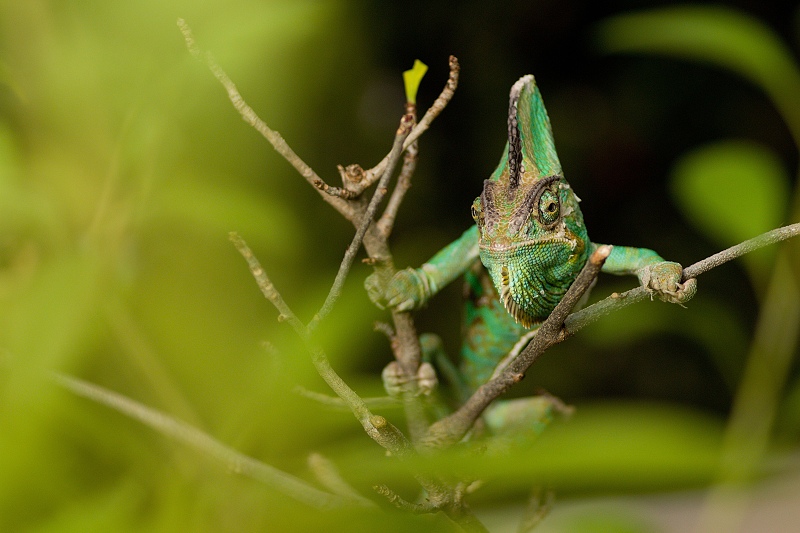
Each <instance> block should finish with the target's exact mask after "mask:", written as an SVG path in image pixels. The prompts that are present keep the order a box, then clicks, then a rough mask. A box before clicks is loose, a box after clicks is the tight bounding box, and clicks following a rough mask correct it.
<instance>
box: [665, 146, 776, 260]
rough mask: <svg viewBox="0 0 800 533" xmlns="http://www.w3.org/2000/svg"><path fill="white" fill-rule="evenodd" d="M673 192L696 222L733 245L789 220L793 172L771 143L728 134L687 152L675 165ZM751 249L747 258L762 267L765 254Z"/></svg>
mask: <svg viewBox="0 0 800 533" xmlns="http://www.w3.org/2000/svg"><path fill="white" fill-rule="evenodd" d="M672 193H673V196H674V197H675V200H676V201H677V202H678V204H679V205H680V206H681V208H682V210H683V212H684V214H685V215H686V216H687V218H689V220H691V221H692V223H693V224H694V225H695V226H696V227H697V228H699V229H700V230H701V231H703V232H704V233H705V234H706V235H708V236H709V237H710V238H712V239H713V240H715V241H716V242H717V243H718V244H720V245H721V246H730V245H732V244H735V243H737V242H741V241H743V240H745V239H749V238H751V237H755V236H756V235H758V234H759V233H763V232H765V231H768V230H770V229H773V228H775V227H778V226H780V225H781V224H782V223H784V222H785V215H786V211H787V208H788V199H789V194H790V193H789V177H788V175H787V173H786V171H785V169H784V167H783V165H782V163H781V161H780V159H779V158H778V157H777V156H776V155H775V154H774V153H773V152H772V151H771V150H770V149H768V148H766V147H764V146H761V145H759V144H756V143H753V142H750V141H737V140H728V141H721V142H717V143H714V144H710V145H706V146H703V147H701V148H697V149H695V150H693V151H691V152H689V153H687V154H685V155H684V156H683V157H682V158H681V159H680V160H679V161H678V162H677V164H676V165H675V167H674V169H673V171H672ZM750 255H752V254H748V256H747V257H746V258H745V260H746V261H748V262H750V263H749V264H750V265H751V266H757V267H759V268H760V265H759V263H760V262H761V260H762V259H764V258H765V257H766V256H764V255H755V256H753V258H750Z"/></svg>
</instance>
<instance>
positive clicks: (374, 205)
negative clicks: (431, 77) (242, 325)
mask: <svg viewBox="0 0 800 533" xmlns="http://www.w3.org/2000/svg"><path fill="white" fill-rule="evenodd" d="M413 123H414V117H413V116H412V115H403V118H402V119H401V120H400V127H399V128H398V129H397V134H396V135H395V138H394V144H393V145H392V150H391V151H390V152H389V159H388V164H387V165H386V169H385V170H384V171H383V175H382V176H381V179H380V181H379V182H378V187H377V188H376V189H375V194H373V195H372V199H371V200H370V202H369V205H368V206H367V210H366V212H365V213H364V216H363V217H362V219H361V223H360V225H359V226H358V229H357V230H356V234H355V235H354V236H353V241H352V242H351V243H350V246H349V247H348V248H347V252H345V255H344V259H342V263H341V265H339V272H338V273H337V274H336V279H335V280H334V282H333V286H332V287H331V290H330V292H328V297H327V298H325V303H324V304H322V308H321V309H320V310H319V312H318V313H317V314H315V315H314V318H312V319H311V322H310V323H309V324H308V329H309V331H314V330H315V329H316V327H317V326H318V325H319V323H320V321H321V320H322V319H323V318H325V317H326V316H328V313H330V312H331V309H333V304H334V303H336V300H337V299H338V298H339V296H340V295H341V293H342V287H343V286H344V281H345V278H347V274H349V273H350V268H351V267H352V266H353V260H354V259H355V257H356V253H357V252H358V249H359V247H360V246H361V241H363V240H364V235H365V234H366V233H367V228H368V227H369V226H370V224H372V220H373V218H375V213H376V212H377V211H378V206H379V205H380V203H381V201H383V197H384V196H386V192H387V186H388V185H389V179H391V177H392V172H393V171H394V169H395V167H396V166H397V162H398V161H399V159H400V154H401V153H402V150H403V141H404V140H405V139H406V137H408V133H409V131H411V125H412V124H413Z"/></svg>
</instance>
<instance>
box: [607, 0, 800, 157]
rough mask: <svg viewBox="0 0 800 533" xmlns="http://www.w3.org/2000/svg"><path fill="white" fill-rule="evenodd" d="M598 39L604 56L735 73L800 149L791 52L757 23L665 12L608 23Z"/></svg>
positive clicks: (687, 10) (701, 10) (798, 82)
mask: <svg viewBox="0 0 800 533" xmlns="http://www.w3.org/2000/svg"><path fill="white" fill-rule="evenodd" d="M597 37H598V45H599V47H600V49H601V50H602V51H604V52H607V53H648V54H664V55H669V56H674V57H681V58H685V59H692V60H696V61H704V62H708V63H711V64H714V65H717V66H720V67H723V68H726V69H729V70H732V71H734V72H736V73H738V74H739V75H741V76H743V77H745V78H747V79H748V80H750V81H752V82H753V83H755V84H756V85H758V86H759V87H761V88H762V89H763V90H764V91H765V92H766V93H767V94H768V95H769V97H770V98H771V99H772V100H773V101H774V103H775V105H776V106H777V107H778V109H779V110H780V112H781V113H782V115H783V116H784V119H785V120H786V121H787V122H788V123H789V127H790V129H791V130H792V134H793V136H794V139H795V143H796V144H798V146H800V108H799V107H798V106H797V98H798V95H800V73H798V69H797V65H796V63H795V61H794V58H793V55H792V53H791V51H790V50H789V48H788V47H787V46H786V45H785V44H784V43H783V42H782V41H781V40H780V39H779V38H778V36H777V35H776V34H775V33H774V32H773V31H772V30H771V29H769V28H768V27H767V26H765V25H764V24H762V23H761V22H759V21H758V20H756V19H754V18H751V17H748V16H746V15H744V14H742V13H739V12H737V11H734V10H731V9H727V8H722V7H695V6H681V7H669V8H663V9H654V10H650V11H645V12H641V13H634V14H629V15H621V16H617V17H613V18H610V19H608V20H606V21H605V22H603V23H601V24H600V26H599V28H598V32H597Z"/></svg>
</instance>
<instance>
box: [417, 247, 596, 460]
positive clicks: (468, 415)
mask: <svg viewBox="0 0 800 533" xmlns="http://www.w3.org/2000/svg"><path fill="white" fill-rule="evenodd" d="M610 253H611V246H607V245H603V246H600V247H598V248H597V250H595V251H594V253H593V254H592V255H591V256H590V257H589V260H588V261H587V262H586V265H585V266H584V267H583V269H582V270H581V272H580V274H578V277H577V278H575V281H574V282H573V283H572V285H571V286H570V288H569V289H568V290H567V292H566V294H564V297H563V298H562V299H561V301H560V302H559V303H558V305H557V306H556V307H555V309H553V312H552V313H550V316H548V317H547V319H546V320H545V321H544V322H542V324H541V325H540V326H539V329H538V330H537V331H536V335H534V337H533V340H532V341H531V343H530V344H528V346H527V347H526V348H525V349H524V350H523V351H522V353H521V354H520V355H519V356H517V357H516V358H515V359H514V360H512V361H511V362H510V363H509V364H508V366H507V367H506V369H505V370H503V371H502V372H501V373H500V374H499V375H498V376H496V377H494V378H492V379H490V380H489V381H488V382H486V383H484V384H483V385H481V386H480V387H478V390H476V391H475V392H474V393H473V394H472V396H470V398H469V399H468V400H467V401H466V402H465V403H464V404H463V405H462V406H461V407H460V408H459V409H458V410H457V411H456V412H454V413H453V414H451V415H450V416H448V417H446V418H443V419H441V420H439V421H437V422H435V423H434V424H432V425H431V427H430V428H429V430H428V434H427V435H426V436H425V438H424V439H423V445H424V446H425V447H428V448H443V447H448V446H452V445H453V444H455V443H457V442H458V441H460V440H461V439H462V438H463V437H464V435H466V434H467V432H468V431H469V430H470V428H471V427H472V425H473V424H474V423H475V421H476V420H477V419H478V417H480V416H481V414H482V413H483V411H484V410H485V409H486V408H487V407H488V406H489V405H490V404H491V403H492V402H493V401H494V400H496V399H497V398H498V397H499V396H500V395H502V394H503V393H505V392H506V391H507V390H508V389H509V388H511V386H513V385H514V384H515V383H517V382H519V381H521V380H522V378H523V377H525V372H526V371H527V370H528V368H530V366H531V365H532V364H533V363H534V362H535V361H536V359H537V358H538V357H539V356H540V355H541V354H543V353H544V352H545V351H546V350H547V349H548V348H550V347H551V346H552V345H554V344H557V343H559V342H561V341H562V340H564V339H565V338H566V335H565V334H564V332H563V330H562V328H563V325H564V320H565V319H566V318H567V316H568V315H569V312H570V311H571V310H572V308H573V307H575V305H576V304H577V303H578V301H579V300H580V299H581V297H582V296H583V293H584V292H586V290H587V289H588V288H589V287H590V286H591V284H592V283H593V282H594V280H595V278H596V277H597V275H598V274H599V273H600V268H601V267H602V266H603V263H604V262H605V260H606V258H608V254H610Z"/></svg>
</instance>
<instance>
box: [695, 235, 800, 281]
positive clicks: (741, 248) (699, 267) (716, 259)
mask: <svg viewBox="0 0 800 533" xmlns="http://www.w3.org/2000/svg"><path fill="white" fill-rule="evenodd" d="M797 235H800V222H799V223H797V224H791V225H789V226H783V227H782V228H777V229H774V230H772V231H768V232H766V233H762V234H761V235H759V236H758V237H753V238H752V239H748V240H746V241H744V242H741V243H739V244H736V245H734V246H731V247H730V248H727V249H725V250H723V251H721V252H718V253H716V254H714V255H712V256H711V257H707V258H706V259H703V260H702V261H698V262H697V263H694V264H693V265H689V266H688V267H686V268H684V269H683V279H684V280H687V279H691V278H696V277H697V276H699V275H700V274H704V273H706V272H708V271H709V270H711V269H712V268H716V267H718V266H720V265H721V264H723V263H727V262H728V261H730V260H732V259H736V258H737V257H741V256H743V255H744V254H747V253H750V252H752V251H754V250H758V249H759V248H762V247H764V246H768V245H770V244H775V243H776V242H780V241H784V240H786V239H789V238H791V237H796V236H797Z"/></svg>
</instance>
